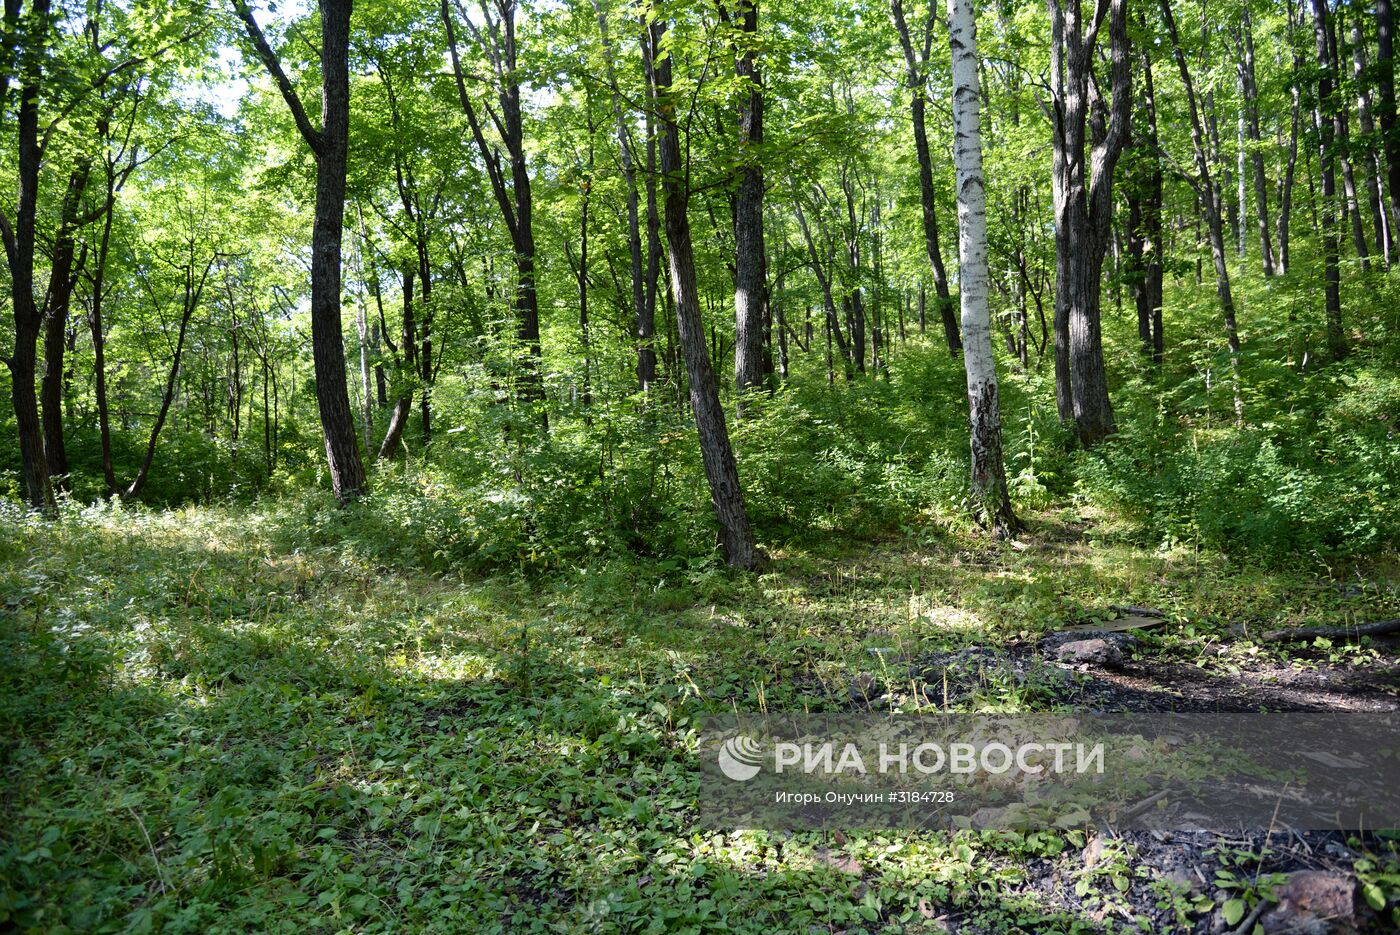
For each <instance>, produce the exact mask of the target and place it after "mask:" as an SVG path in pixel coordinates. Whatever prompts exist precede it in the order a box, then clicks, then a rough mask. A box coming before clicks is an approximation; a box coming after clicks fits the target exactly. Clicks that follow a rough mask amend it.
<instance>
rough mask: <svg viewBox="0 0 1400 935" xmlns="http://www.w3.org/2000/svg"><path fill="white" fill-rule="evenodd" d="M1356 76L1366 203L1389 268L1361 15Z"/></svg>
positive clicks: (1356, 22)
mask: <svg viewBox="0 0 1400 935" xmlns="http://www.w3.org/2000/svg"><path fill="white" fill-rule="evenodd" d="M1351 54H1352V76H1353V77H1354V79H1355V81H1356V122H1357V126H1358V127H1360V129H1361V136H1362V138H1363V139H1364V140H1365V145H1364V147H1363V148H1362V162H1361V165H1362V174H1363V175H1364V176H1365V180H1366V200H1367V202H1368V203H1369V204H1370V206H1371V229H1372V234H1373V235H1374V236H1375V244H1376V253H1377V254H1378V255H1379V256H1380V257H1381V258H1382V259H1383V260H1384V261H1385V263H1386V265H1387V266H1389V265H1390V263H1391V262H1392V261H1393V260H1394V258H1395V251H1394V249H1393V246H1392V243H1391V219H1390V218H1389V217H1388V216H1387V215H1386V206H1385V200H1384V199H1383V198H1382V197H1381V178H1382V176H1383V172H1384V170H1383V168H1382V166H1381V151H1380V150H1379V149H1378V148H1377V146H1376V122H1375V119H1374V118H1373V117H1372V112H1373V110H1374V108H1373V106H1372V103H1371V89H1370V85H1369V84H1368V83H1367V57H1366V39H1365V34H1364V32H1363V30H1362V20H1361V13H1360V11H1359V10H1358V11H1356V14H1355V16H1354V18H1353V19H1352V21H1351Z"/></svg>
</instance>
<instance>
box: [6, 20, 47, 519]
mask: <svg viewBox="0 0 1400 935" xmlns="http://www.w3.org/2000/svg"><path fill="white" fill-rule="evenodd" d="M5 16H6V19H7V20H9V21H14V20H16V19H17V18H18V16H19V3H17V2H15V0H6V3H5ZM48 20H49V0H34V2H33V3H32V4H31V6H30V11H29V21H30V22H29V28H28V34H27V37H26V43H27V48H26V49H25V50H24V51H22V52H21V53H20V54H19V59H20V68H19V69H18V70H17V73H18V74H19V76H20V86H19V103H18V105H17V108H16V110H17V118H16V136H17V150H18V152H17V155H18V160H17V170H18V171H17V176H18V180H19V185H18V193H17V196H16V199H15V216H14V221H13V224H11V222H10V220H9V219H8V218H4V219H3V221H4V225H3V234H4V241H5V259H6V261H7V262H8V264H9V267H10V288H11V289H12V290H13V296H12V302H11V304H12V306H13V308H14V320H15V350H14V354H13V355H12V356H11V357H10V359H9V360H8V363H9V365H10V398H11V401H12V402H13V404H14V410H15V426H16V428H17V430H18V433H19V455H20V472H21V482H22V488H23V493H24V499H25V502H26V503H28V504H29V506H30V507H32V508H34V509H36V510H41V511H44V512H46V513H48V512H52V510H53V508H54V501H53V488H52V487H51V486H50V484H49V470H48V463H47V460H46V458H45V454H44V435H43V429H42V427H41V425H40V421H39V399H38V396H37V395H36V394H35V392H34V378H35V375H36V374H35V371H36V365H37V357H38V343H39V332H40V330H41V328H42V325H43V315H42V312H41V311H40V309H39V305H38V302H36V301H35V298H34V242H35V224H36V218H37V211H38V204H39V167H40V164H41V163H42V161H43V151H42V144H41V141H40V138H39V95H40V80H41V77H42V69H41V64H40V63H41V61H42V60H43V57H44V56H43V50H44V49H45V48H46V44H47V39H48V31H49V22H48ZM6 28H7V29H9V28H12V27H11V26H10V24H9V23H7V24H6ZM7 51H8V50H7ZM8 77H9V76H8V75H7V76H6V81H8Z"/></svg>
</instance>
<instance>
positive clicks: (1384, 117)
mask: <svg viewBox="0 0 1400 935" xmlns="http://www.w3.org/2000/svg"><path fill="white" fill-rule="evenodd" d="M1376 66H1377V70H1378V71H1379V73H1380V76H1379V85H1380V98H1381V99H1380V106H1379V107H1378V108H1377V110H1378V111H1379V116H1380V121H1381V142H1382V148H1383V149H1384V150H1385V164H1386V173H1387V174H1386V191H1387V193H1388V194H1389V195H1390V216H1391V217H1392V218H1394V219H1395V222H1396V223H1397V224H1400V134H1397V133H1396V127H1395V122H1396V121H1395V17H1394V14H1393V12H1392V7H1391V2H1390V0H1376Z"/></svg>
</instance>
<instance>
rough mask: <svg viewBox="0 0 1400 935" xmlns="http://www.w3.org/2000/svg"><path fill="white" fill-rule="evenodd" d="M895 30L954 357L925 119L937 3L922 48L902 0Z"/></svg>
mask: <svg viewBox="0 0 1400 935" xmlns="http://www.w3.org/2000/svg"><path fill="white" fill-rule="evenodd" d="M890 9H891V12H892V13H893V15H894V23H895V29H896V31H897V32H898V33H899V42H900V46H901V47H902V48H903V49H904V62H905V66H906V69H907V73H906V76H905V81H906V84H907V85H908V88H909V114H910V118H911V121H912V123H913V125H914V155H915V157H916V158H917V159H918V162H919V198H920V202H921V204H922V206H923V222H924V246H925V248H926V249H927V251H928V259H929V265H930V266H932V267H933V290H934V294H935V295H936V296H937V297H938V312H939V315H940V316H941V317H942V319H943V336H944V340H946V341H947V342H948V351H949V353H951V354H954V355H957V354H958V353H959V352H960V351H962V338H961V337H960V336H959V335H958V320H957V316H956V315H955V313H954V310H953V296H952V293H951V292H950V291H949V289H948V272H947V270H946V269H945V268H944V266H943V250H942V247H941V245H940V244H939V238H938V210H937V203H936V201H935V199H934V192H933V157H932V155H931V153H930V151H929V146H928V128H927V126H926V121H925V118H924V111H925V107H926V95H927V92H928V73H927V72H928V67H929V55H930V52H931V50H932V45H933V30H934V23H935V21H936V18H937V15H938V3H937V2H936V0H931V2H930V3H929V15H928V19H927V20H926V22H925V23H924V30H923V36H922V37H921V39H922V43H923V47H922V49H920V50H917V51H916V50H915V48H914V43H913V39H912V36H911V34H910V31H909V24H908V22H907V21H906V20H905V17H904V6H903V4H902V2H901V0H891V5H890Z"/></svg>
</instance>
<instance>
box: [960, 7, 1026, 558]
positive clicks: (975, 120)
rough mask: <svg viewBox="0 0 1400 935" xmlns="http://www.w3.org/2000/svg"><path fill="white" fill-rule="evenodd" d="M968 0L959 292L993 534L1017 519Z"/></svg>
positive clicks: (983, 505) (963, 17) (983, 500)
mask: <svg viewBox="0 0 1400 935" xmlns="http://www.w3.org/2000/svg"><path fill="white" fill-rule="evenodd" d="M972 3H973V0H948V26H949V41H950V45H951V46H952V53H953V136H954V143H953V161H954V163H955V164H956V166H957V179H958V233H959V236H958V271H959V280H960V282H959V289H958V294H959V297H960V299H961V302H962V337H963V366H964V369H965V370H966V372H967V402H968V412H969V416H970V422H971V437H972V497H973V500H974V501H975V503H976V505H977V508H978V510H979V513H980V515H981V516H982V517H983V518H984V519H985V520H986V521H987V523H988V525H989V526H991V528H992V529H993V530H994V532H995V534H996V535H997V537H998V538H1006V537H1007V536H1009V535H1010V534H1011V532H1012V531H1013V530H1014V529H1015V527H1016V516H1015V514H1013V513H1012V512H1011V499H1010V497H1009V496H1008V494H1007V490H1006V469H1005V467H1004V465H1003V463H1002V454H1001V406H1000V403H999V402H998V400H997V369H996V355H995V354H994V353H993V352H992V322H991V310H990V307H989V303H988V296H987V288H988V279H989V276H988V272H987V192H986V184H985V180H984V179H983V176H982V136H981V126H980V123H981V115H980V113H979V105H980V97H979V94H978V87H977V85H978V81H977V25H976V19H975V17H974V15H973V12H972Z"/></svg>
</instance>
